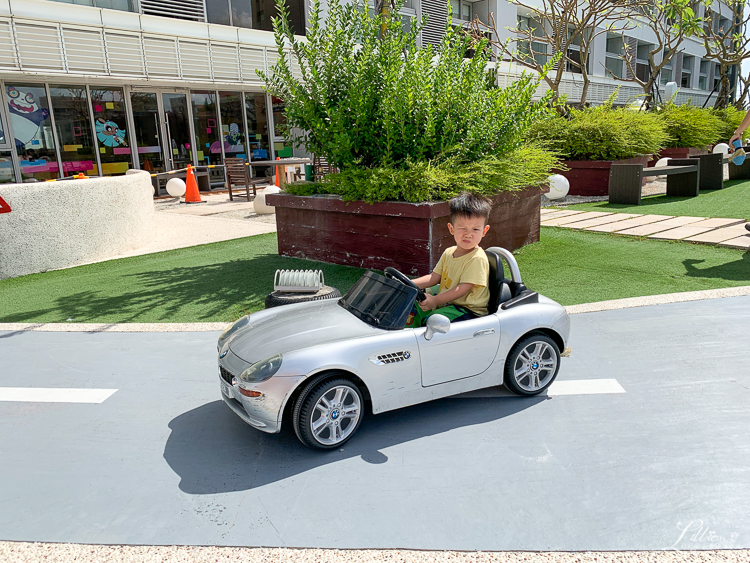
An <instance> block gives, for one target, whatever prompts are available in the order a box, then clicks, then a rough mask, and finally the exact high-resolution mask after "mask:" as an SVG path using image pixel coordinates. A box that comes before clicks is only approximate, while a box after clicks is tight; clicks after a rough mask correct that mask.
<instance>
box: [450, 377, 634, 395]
mask: <svg viewBox="0 0 750 563" xmlns="http://www.w3.org/2000/svg"><path fill="white" fill-rule="evenodd" d="M613 393H625V389H623V388H622V385H620V384H619V383H618V382H617V380H616V379H573V380H570V381H555V382H554V383H553V384H552V385H550V386H549V389H547V391H546V392H545V393H542V394H541V395H539V396H540V397H544V395H545V394H546V395H547V396H548V397H555V396H558V395H609V394H613ZM517 396H518V395H516V394H515V393H512V392H511V391H509V390H508V389H506V388H505V387H488V388H486V389H478V390H476V391H470V392H468V393H462V394H461V395H454V396H453V397H451V398H452V399H494V398H497V397H517Z"/></svg>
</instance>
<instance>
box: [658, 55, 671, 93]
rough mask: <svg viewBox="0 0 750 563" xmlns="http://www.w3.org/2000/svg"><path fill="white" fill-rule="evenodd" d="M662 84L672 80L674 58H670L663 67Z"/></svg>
mask: <svg viewBox="0 0 750 563" xmlns="http://www.w3.org/2000/svg"><path fill="white" fill-rule="evenodd" d="M663 56H664V57H666V56H667V51H666V50H665V51H664V55H663ZM659 82H660V83H661V84H662V85H664V84H666V83H667V82H672V60H671V59H670V60H669V61H668V62H667V63H666V64H665V65H664V66H663V67H662V69H661V79H660V81H659Z"/></svg>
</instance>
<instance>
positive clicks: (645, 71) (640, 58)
mask: <svg viewBox="0 0 750 563" xmlns="http://www.w3.org/2000/svg"><path fill="white" fill-rule="evenodd" d="M653 48H654V46H653V45H651V44H650V43H643V42H641V41H639V42H638V46H637V47H636V50H635V75H636V76H637V77H638V79H639V80H643V81H644V82H647V81H648V79H649V75H650V73H651V65H650V64H649V62H648V54H649V53H650V52H651V50H652V49H653Z"/></svg>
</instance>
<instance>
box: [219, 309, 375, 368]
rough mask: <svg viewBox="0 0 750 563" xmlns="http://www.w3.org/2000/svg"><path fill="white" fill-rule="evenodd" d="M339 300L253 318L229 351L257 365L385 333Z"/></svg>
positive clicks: (276, 310) (265, 313)
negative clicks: (283, 356) (359, 317)
mask: <svg viewBox="0 0 750 563" xmlns="http://www.w3.org/2000/svg"><path fill="white" fill-rule="evenodd" d="M337 301H338V300H336V301H334V300H325V301H323V302H310V303H304V304H303V306H298V305H285V306H282V307H276V308H274V309H273V310H270V311H269V310H266V311H262V312H261V313H258V314H255V315H250V317H249V322H250V324H249V325H248V326H247V327H245V328H243V329H241V330H240V331H239V332H238V333H237V334H236V335H235V336H234V337H232V338H231V339H230V340H229V343H228V344H229V348H230V349H231V351H232V353H233V354H234V355H235V356H238V357H239V358H241V359H243V360H245V361H246V362H249V363H253V364H254V363H255V362H258V361H260V360H263V359H265V358H268V357H270V356H273V355H274V354H279V353H281V354H283V353H285V352H291V351H292V350H299V349H301V348H309V347H311V346H318V345H320V344H325V343H328V342H335V341H337V340H344V339H351V338H360V337H363V336H372V335H374V334H380V333H381V332H383V331H382V330H381V329H377V328H374V327H371V326H370V325H368V324H367V323H364V322H362V321H361V320H359V319H358V318H357V317H355V316H354V315H352V314H351V313H349V312H348V311H347V310H346V309H344V308H343V307H341V306H339V305H338V302H337Z"/></svg>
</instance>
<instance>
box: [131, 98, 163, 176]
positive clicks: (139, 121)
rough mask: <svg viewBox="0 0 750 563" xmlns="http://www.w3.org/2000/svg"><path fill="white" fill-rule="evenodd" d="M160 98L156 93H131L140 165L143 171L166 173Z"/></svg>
mask: <svg viewBox="0 0 750 563" xmlns="http://www.w3.org/2000/svg"><path fill="white" fill-rule="evenodd" d="M158 100H159V97H158V95H157V94H156V92H138V91H133V92H131V93H130V105H131V106H132V108H133V122H134V124H135V140H136V143H137V144H138V165H139V166H140V167H141V170H146V171H147V172H151V173H157V172H166V170H167V168H166V165H165V161H164V152H165V151H164V147H163V145H162V133H161V125H160V123H159V116H160V115H161V111H160V109H159V101H158Z"/></svg>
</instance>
